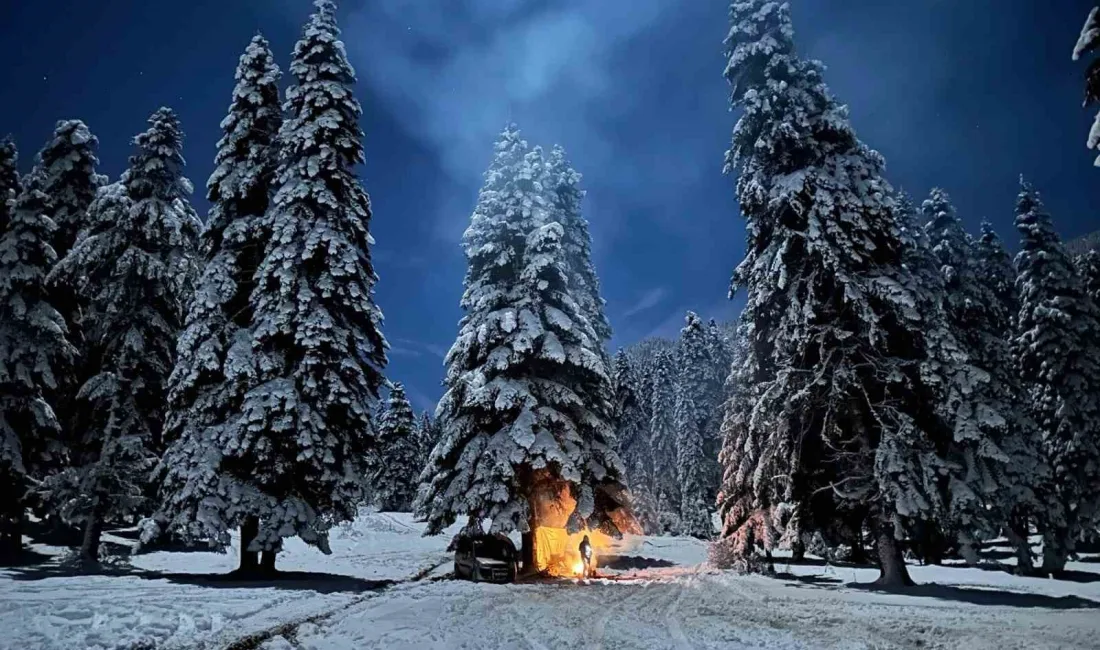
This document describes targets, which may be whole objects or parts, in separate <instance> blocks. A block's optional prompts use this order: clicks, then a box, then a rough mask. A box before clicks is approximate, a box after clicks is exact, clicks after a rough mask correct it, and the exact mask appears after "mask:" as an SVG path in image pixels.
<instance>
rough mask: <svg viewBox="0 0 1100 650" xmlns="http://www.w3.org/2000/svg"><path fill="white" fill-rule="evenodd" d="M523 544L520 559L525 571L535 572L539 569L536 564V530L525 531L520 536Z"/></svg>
mask: <svg viewBox="0 0 1100 650" xmlns="http://www.w3.org/2000/svg"><path fill="white" fill-rule="evenodd" d="M520 540H521V546H522V548H521V549H520V560H521V561H522V562H523V572H524V573H534V572H535V571H537V570H538V567H536V566H535V531H534V530H533V529H532V530H531V532H527V533H523V535H522V536H521V537H520Z"/></svg>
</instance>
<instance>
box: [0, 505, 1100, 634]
mask: <svg viewBox="0 0 1100 650" xmlns="http://www.w3.org/2000/svg"><path fill="white" fill-rule="evenodd" d="M420 531H421V526H420V525H419V524H416V523H414V522H412V521H411V520H410V518H409V517H408V516H407V515H402V514H391V513H372V514H366V515H364V516H363V517H361V518H360V519H359V520H358V521H357V522H355V524H354V525H352V526H348V527H346V528H344V529H341V530H340V531H339V532H338V533H336V534H335V535H334V536H333V543H332V546H333V554H332V555H331V556H324V555H321V554H320V553H318V552H317V551H314V550H312V549H309V548H307V547H305V546H304V545H300V544H298V543H291V544H290V545H289V546H288V548H287V551H286V553H284V554H283V557H281V559H280V568H281V569H282V570H284V571H296V572H302V574H303V575H299V576H298V577H297V579H294V580H285V581H282V582H280V583H279V584H278V585H277V586H274V587H272V586H260V585H256V586H252V585H240V584H234V583H226V582H219V581H217V580H216V579H214V576H205V577H204V576H203V575H202V574H211V573H213V574H218V573H224V572H226V571H228V570H230V569H231V568H232V566H233V563H234V559H233V558H234V556H232V555H228V556H223V555H218V554H210V553H155V554H150V555H144V556H138V557H136V558H134V560H133V565H134V567H136V568H137V569H140V570H143V571H145V572H147V573H145V574H144V575H129V576H97V577H49V578H42V579H37V578H36V577H35V576H34V575H33V572H32V575H31V576H26V575H24V576H23V577H24V578H27V577H32V578H35V579H20V573H19V572H15V571H7V572H4V573H2V574H0V630H3V632H2V633H0V648H4V649H5V650H6V649H7V648H12V649H13V650H15V649H16V648H18V649H20V650H23V649H25V650H34V649H37V648H51V649H52V648H59V649H60V648H66V649H69V648H103V649H106V648H111V649H116V648H117V649H123V648H127V649H133V650H137V649H140V648H150V649H151V648H157V649H161V648H211V649H212V648H227V647H230V646H231V645H232V644H233V643H235V642H238V641H240V640H242V639H245V638H246V637H248V636H249V635H251V634H255V633H260V632H263V634H262V635H261V638H262V639H266V641H264V642H263V646H262V647H264V648H267V649H268V650H287V649H290V648H298V649H303V650H352V649H355V650H359V649H363V648H479V649H480V648H533V649H542V648H782V649H787V648H853V649H855V648H866V649H870V648H876V649H877V648H960V649H962V648H965V649H972V648H973V649H981V648H996V649H997V650H1009V649H1012V648H1021V649H1022V648H1029V649H1030V648H1098V647H1100V611H1098V610H1100V563H1092V562H1081V563H1071V565H1070V566H1069V567H1068V568H1069V569H1071V570H1072V571H1074V572H1075V573H1074V576H1075V578H1076V580H1075V581H1055V580H1045V579H1038V578H1020V577H1016V576H1012V575H1009V574H1007V573H1005V572H1002V571H993V570H982V569H969V568H962V567H919V566H913V567H911V572H912V574H913V577H914V579H916V580H917V581H918V582H921V583H923V585H924V586H922V587H918V588H917V589H916V590H914V591H913V592H911V593H906V594H904V595H898V594H890V593H882V592H876V591H870V590H866V589H862V588H859V587H855V586H846V585H847V584H848V583H852V582H869V581H871V580H873V579H874V577H875V571H874V570H872V569H863V568H852V567H834V566H828V565H824V564H821V565H800V566H785V565H784V564H783V563H782V561H780V563H779V564H778V565H777V567H776V568H777V569H778V570H779V571H780V572H781V573H784V574H786V577H785V578H781V579H772V578H764V577H758V576H738V575H734V574H731V573H726V572H719V571H714V570H711V569H708V568H707V567H706V566H705V564H704V560H705V557H706V547H705V545H704V544H702V543H700V542H698V541H696V540H692V539H682V538H647V537H637V538H631V539H627V540H624V541H623V542H622V543H620V544H619V545H617V548H615V549H614V552H616V553H618V554H620V555H623V556H629V557H630V558H632V559H630V560H627V561H621V562H619V563H617V564H616V563H613V564H612V566H633V567H635V568H625V569H619V570H615V569H613V570H604V574H606V575H609V576H610V579H597V580H591V581H588V582H585V583H577V582H572V581H560V582H555V583H528V584H517V585H488V584H473V583H467V582H459V581H452V580H439V579H435V578H434V577H433V576H435V577H438V576H441V575H443V574H445V573H446V571H447V569H449V567H450V556H449V555H448V554H447V553H446V552H445V546H446V544H447V541H448V539H449V537H448V536H441V537H436V538H423V537H421V536H420ZM40 550H48V549H40ZM641 558H644V559H641ZM431 567H438V568H436V569H435V570H434V571H431V572H428V573H425V570H426V569H429V568H431ZM174 574H175V575H174ZM181 574H182V575H181ZM322 574H323V575H322ZM418 575H419V576H421V577H426V579H421V580H416V581H413V580H412V578H413V577H414V576H418ZM377 581H394V582H393V583H392V584H391V583H390V582H382V583H379V582H377ZM318 614H327V616H317V615H318ZM311 617H313V620H312V621H307V619H309V618H311ZM287 623H289V624H290V625H285V626H283V627H281V628H279V629H276V627H277V626H280V625H282V624H287Z"/></svg>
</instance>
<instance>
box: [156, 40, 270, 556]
mask: <svg viewBox="0 0 1100 650" xmlns="http://www.w3.org/2000/svg"><path fill="white" fill-rule="evenodd" d="M235 79H236V85H235V87H234V89H233V95H232V100H231V103H230V106H229V112H228V115H227V116H226V118H225V119H224V120H223V121H222V129H223V135H222V138H221V139H220V140H219V142H218V151H217V154H216V156H215V158H214V165H215V167H214V172H213V174H211V176H210V179H209V180H208V181H207V183H206V188H207V194H206V196H207V199H208V200H209V201H210V213H209V215H208V218H207V227H206V230H205V231H204V232H203V238H202V245H201V254H202V260H203V262H204V266H203V271H202V274H201V276H200V277H199V279H198V280H197V282H196V286H195V292H194V296H193V297H192V298H191V300H190V302H189V304H188V309H187V320H186V324H185V327H184V330H183V332H182V333H181V334H180V337H179V341H178V343H177V357H176V366H175V368H174V370H173V371H172V375H171V377H170V379H169V386H168V393H167V398H168V399H167V401H168V415H167V419H166V422H165V429H166V431H167V432H168V438H169V439H170V440H172V441H173V442H172V444H171V445H170V446H169V448H168V450H167V451H166V453H165V455H164V457H163V459H162V460H161V463H160V465H159V468H158V475H159V478H160V482H161V486H160V487H161V505H160V507H159V508H158V512H157V513H156V516H155V519H154V521H156V522H157V523H158V526H157V527H156V528H152V529H150V530H149V531H147V534H146V538H147V539H148V538H149V537H152V536H153V535H154V534H155V533H157V532H159V531H160V530H162V529H168V530H172V531H174V532H175V533H176V534H178V535H180V536H182V537H184V538H188V539H195V538H197V539H207V540H210V541H212V542H213V543H214V544H215V545H224V544H225V543H226V539H227V538H226V531H227V530H228V529H230V528H234V527H237V526H240V527H241V530H242V539H244V540H245V542H246V543H244V544H242V545H241V566H240V569H241V570H242V571H250V570H254V569H256V568H257V566H258V556H257V551H256V550H254V549H251V548H250V547H251V542H252V540H253V539H254V538H255V536H256V533H257V531H258V528H259V514H260V512H261V511H262V510H263V509H264V506H262V505H257V504H256V503H254V501H253V499H244V498H234V497H235V496H240V495H241V494H242V493H245V492H248V491H247V490H246V489H245V488H243V487H242V485H241V482H242V480H243V481H244V482H245V483H247V480H248V478H249V474H248V471H247V468H240V467H237V466H236V464H237V462H238V457H239V456H240V455H241V453H242V451H243V449H242V447H241V442H242V436H241V428H242V427H243V424H242V423H241V421H240V420H241V415H242V405H243V404H244V401H245V398H246V396H247V394H248V393H249V391H251V390H253V389H254V388H256V385H257V381H256V372H257V371H256V368H257V366H258V361H259V359H258V358H257V356H256V355H255V351H254V348H253V346H252V340H251V331H250V327H251V325H252V322H253V314H254V308H255V305H254V303H253V301H252V293H253V291H254V289H255V287H256V282H255V278H254V272H255V269H256V268H257V267H258V266H259V265H260V262H261V260H262V259H263V256H264V252H265V250H266V248H267V246H268V242H269V241H270V240H271V236H272V231H271V228H270V225H269V224H268V223H267V222H266V214H267V211H268V208H269V207H270V199H271V194H272V180H273V176H274V172H275V165H276V162H277V161H276V150H275V147H274V143H275V138H276V136H277V134H278V131H279V127H280V126H281V124H282V111H281V109H280V105H279V88H278V82H279V68H278V67H277V66H276V65H275V62H274V57H273V56H272V54H271V49H270V47H269V46H268V43H267V40H266V39H264V38H263V37H262V36H259V35H257V36H255V37H253V39H252V41H251V43H249V45H248V47H247V49H246V50H245V52H244V54H242V55H241V57H240V61H239V63H238V66H237V71H236V75H235ZM226 450H228V451H226ZM253 496H254V497H256V498H261V497H258V496H257V495H255V493H253Z"/></svg>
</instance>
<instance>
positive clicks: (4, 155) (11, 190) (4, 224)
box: [0, 138, 23, 236]
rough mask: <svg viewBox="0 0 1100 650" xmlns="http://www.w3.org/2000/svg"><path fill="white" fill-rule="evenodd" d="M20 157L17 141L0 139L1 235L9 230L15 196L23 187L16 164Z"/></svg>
mask: <svg viewBox="0 0 1100 650" xmlns="http://www.w3.org/2000/svg"><path fill="white" fill-rule="evenodd" d="M18 159H19V156H18V152H17V151H16V148H15V143H14V142H12V141H11V140H10V139H9V138H4V139H2V140H0V236H3V235H4V233H5V232H7V230H8V222H9V221H10V220H11V213H12V208H13V207H14V201H15V198H16V197H17V196H19V192H20V191H21V190H22V188H23V185H22V183H21V182H20V180H19V168H18V166H17V165H16V163H17V162H18Z"/></svg>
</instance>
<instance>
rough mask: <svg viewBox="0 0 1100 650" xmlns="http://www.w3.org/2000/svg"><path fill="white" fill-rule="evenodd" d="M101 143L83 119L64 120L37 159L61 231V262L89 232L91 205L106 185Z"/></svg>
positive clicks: (58, 250)
mask: <svg viewBox="0 0 1100 650" xmlns="http://www.w3.org/2000/svg"><path fill="white" fill-rule="evenodd" d="M98 147H99V140H98V139H97V138H96V137H95V136H94V135H92V133H91V131H89V130H88V127H87V126H86V125H85V124H84V122H81V121H80V120H61V121H59V122H58V123H57V125H56V126H55V127H54V132H53V136H52V137H51V138H50V140H49V142H47V143H46V145H45V146H44V147H42V150H41V151H39V152H38V156H37V157H36V158H35V173H36V174H38V175H41V177H42V183H41V188H40V189H41V190H42V192H43V193H45V194H46V196H47V197H48V198H49V201H50V204H49V209H50V214H49V216H50V218H51V219H52V220H53V222H54V224H55V225H56V226H57V229H56V231H55V234H54V238H53V242H52V243H53V247H54V251H56V253H57V257H58V259H62V258H64V257H65V256H66V255H68V254H69V251H70V250H71V249H72V247H73V244H75V243H76V240H77V238H78V236H79V235H80V233H81V232H82V231H84V230H87V229H88V227H89V226H90V224H89V223H88V206H90V205H91V204H92V201H93V200H94V199H95V196H96V191H97V190H98V189H99V188H100V187H102V186H103V185H105V184H106V182H107V179H106V177H105V176H102V175H100V174H97V173H96V166H97V165H99V159H98V158H97V157H96V149H97V148H98Z"/></svg>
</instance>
